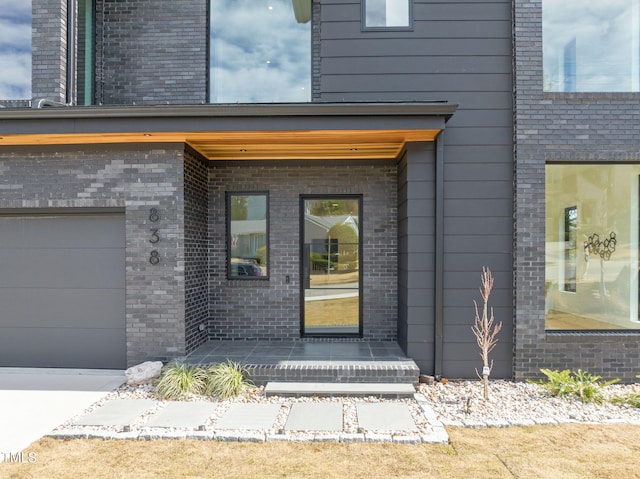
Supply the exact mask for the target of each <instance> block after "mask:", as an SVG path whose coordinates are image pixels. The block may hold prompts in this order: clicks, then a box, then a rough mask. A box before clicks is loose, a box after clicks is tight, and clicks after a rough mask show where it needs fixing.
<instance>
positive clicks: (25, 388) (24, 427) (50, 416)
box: [0, 368, 126, 457]
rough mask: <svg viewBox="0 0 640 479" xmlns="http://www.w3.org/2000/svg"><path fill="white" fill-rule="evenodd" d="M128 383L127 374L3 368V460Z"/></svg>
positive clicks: (0, 410) (0, 406) (0, 452)
mask: <svg viewBox="0 0 640 479" xmlns="http://www.w3.org/2000/svg"><path fill="white" fill-rule="evenodd" d="M125 381H126V377H125V376H124V371H114V370H102V369H100V370H94V369H53V368H52V369H32V368H0V457H2V455H3V454H5V455H7V454H9V453H11V454H15V453H17V452H19V451H21V450H23V449H25V448H26V447H28V446H29V444H31V443H32V442H33V441H36V440H37V439H40V438H41V437H42V436H44V435H46V434H47V433H49V432H51V430H52V429H54V428H55V427H57V426H59V425H60V424H62V423H63V422H65V421H66V420H67V419H69V418H71V417H73V416H75V415H77V414H79V413H81V412H82V411H84V410H85V409H86V408H87V407H89V406H90V405H91V404H93V403H94V402H96V401H98V400H99V399H101V398H102V397H104V396H105V395H106V394H107V393H109V392H110V391H113V390H114V389H115V388H117V387H118V386H120V385H121V384H122V383H124V382H125Z"/></svg>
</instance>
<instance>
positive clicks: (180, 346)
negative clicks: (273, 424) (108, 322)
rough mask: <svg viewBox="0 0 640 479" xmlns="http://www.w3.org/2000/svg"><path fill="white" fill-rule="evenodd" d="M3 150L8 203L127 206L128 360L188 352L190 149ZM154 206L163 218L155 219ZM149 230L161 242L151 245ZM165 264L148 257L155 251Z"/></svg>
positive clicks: (2, 184) (1, 175) (2, 180)
mask: <svg viewBox="0 0 640 479" xmlns="http://www.w3.org/2000/svg"><path fill="white" fill-rule="evenodd" d="M151 148H152V149H149V150H146V151H142V150H135V149H124V148H123V149H118V148H112V149H110V150H108V149H95V150H91V151H89V150H86V151H73V150H72V149H70V148H68V147H63V146H58V147H56V148H55V150H54V149H43V150H39V151H36V150H34V149H32V150H27V149H24V148H22V149H16V148H14V149H13V150H12V151H8V149H4V150H1V151H0V191H1V192H2V207H3V208H98V209H99V208H114V207H117V208H122V209H123V210H124V212H125V234H126V241H127V246H126V253H125V255H126V264H125V265H124V267H125V269H126V272H125V274H126V284H127V291H126V329H127V363H128V364H129V365H132V364H136V363H138V362H140V361H144V360H149V359H162V360H166V359H168V358H172V357H176V356H181V355H183V354H184V351H185V328H184V316H185V298H184V289H185V285H184V283H185V281H184V248H183V244H184V243H183V236H184V233H183V218H182V214H183V213H182V212H183V210H184V205H183V186H182V185H183V181H184V176H183V157H184V148H183V147H182V146H181V145H177V146H176V147H175V148H171V147H168V146H166V145H163V146H162V147H158V148H153V147H151ZM151 208H156V209H157V211H158V214H159V219H158V221H157V222H152V221H150V209H151ZM151 228H157V229H158V235H159V237H160V242H159V243H157V244H155V245H152V244H151V243H150V242H149V240H150V239H151V238H152V236H151V231H150V230H151ZM153 249H155V250H157V251H158V253H159V259H160V262H159V263H158V264H157V265H152V264H151V263H150V262H149V257H150V253H151V251H152V250H153Z"/></svg>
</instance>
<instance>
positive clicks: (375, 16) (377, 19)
mask: <svg viewBox="0 0 640 479" xmlns="http://www.w3.org/2000/svg"><path fill="white" fill-rule="evenodd" d="M362 2H363V15H362V17H363V20H364V21H363V27H364V28H403V29H406V28H409V27H411V0H362Z"/></svg>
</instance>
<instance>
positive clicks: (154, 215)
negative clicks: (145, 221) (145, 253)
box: [149, 208, 160, 265]
mask: <svg viewBox="0 0 640 479" xmlns="http://www.w3.org/2000/svg"><path fill="white" fill-rule="evenodd" d="M159 220H160V215H159V214H158V210H157V209H156V208H151V210H150V211H149V221H151V222H152V223H157V222H158V221H159ZM159 242H160V235H159V234H158V228H151V239H150V240H149V243H151V244H156V243H159ZM159 262H160V253H158V250H155V249H154V250H152V251H151V254H150V256H149V263H151V264H153V265H156V264H158V263H159Z"/></svg>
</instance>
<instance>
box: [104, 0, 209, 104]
mask: <svg viewBox="0 0 640 479" xmlns="http://www.w3.org/2000/svg"><path fill="white" fill-rule="evenodd" d="M207 9H208V2H207V1H206V0H180V1H178V2H177V1H175V0H153V1H135V2H134V1H122V0H97V1H96V65H97V68H96V71H97V73H96V77H97V78H96V101H97V103H100V104H105V105H113V104H132V103H136V104H154V103H155V104H188V103H192V104H193V103H203V102H205V101H206V100H207V86H208V80H207V78H208V76H207V75H208V72H207V65H208V58H207V55H208V48H207V35H208V32H209V27H208V22H207V19H208V17H207Z"/></svg>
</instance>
